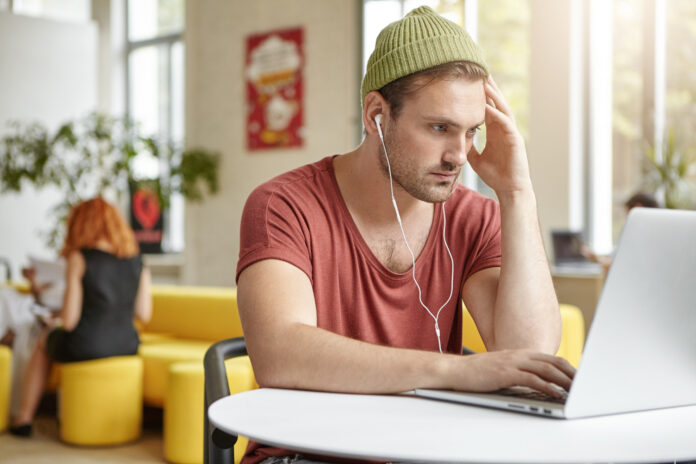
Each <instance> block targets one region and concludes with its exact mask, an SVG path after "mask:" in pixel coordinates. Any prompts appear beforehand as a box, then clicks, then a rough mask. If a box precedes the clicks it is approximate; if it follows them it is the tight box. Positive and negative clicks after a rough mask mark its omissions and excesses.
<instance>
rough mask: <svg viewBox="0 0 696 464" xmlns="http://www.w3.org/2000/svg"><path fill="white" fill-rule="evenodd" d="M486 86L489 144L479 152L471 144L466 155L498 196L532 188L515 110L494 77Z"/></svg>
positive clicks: (487, 140) (487, 139)
mask: <svg viewBox="0 0 696 464" xmlns="http://www.w3.org/2000/svg"><path fill="white" fill-rule="evenodd" d="M484 89H485V92H486V118H485V122H486V147H485V148H484V150H483V152H481V153H480V154H479V152H478V151H477V150H476V147H473V146H472V147H471V150H470V151H469V153H468V155H467V158H468V161H469V164H471V167H472V168H473V169H474V171H476V173H477V174H478V175H479V177H481V179H482V180H483V181H484V182H485V183H486V184H487V185H488V186H489V187H491V188H492V189H493V190H495V192H496V193H497V194H498V195H500V194H502V193H511V192H516V191H523V190H526V189H531V180H530V176H529V165H528V162H527V151H526V149H525V146H524V139H523V138H522V135H521V134H520V132H519V130H518V129H517V124H516V123H515V117H514V115H513V114H512V109H511V108H510V105H509V104H508V102H507V100H505V97H504V96H503V94H502V92H501V91H500V89H499V88H498V86H497V85H496V83H495V82H494V81H493V78H492V77H489V78H488V80H487V81H486V82H485V83H484Z"/></svg>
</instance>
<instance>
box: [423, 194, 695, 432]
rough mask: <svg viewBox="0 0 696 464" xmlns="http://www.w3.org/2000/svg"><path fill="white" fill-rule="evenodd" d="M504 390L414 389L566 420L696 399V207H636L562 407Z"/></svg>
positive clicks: (426, 394) (428, 394)
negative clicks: (688, 208)
mask: <svg viewBox="0 0 696 464" xmlns="http://www.w3.org/2000/svg"><path fill="white" fill-rule="evenodd" d="M500 393H501V392H496V393H484V394H475V393H464V392H456V391H451V390H450V391H448V390H428V389H417V390H416V391H415V394H416V395H418V396H422V397H426V398H434V399H439V400H447V401H455V402H461V403H467V404H475V405H481V406H488V407H495V408H501V409H505V410H511V411H516V412H522V413H529V414H536V415H539V416H543V417H554V418H565V419H574V418H579V417H590V416H602V415H608V414H617V413H626V412H631V411H641V410H649V409H658V408H669V407H675V406H685V405H691V404H696V211H677V210H666V209H656V208H634V209H632V210H631V212H630V214H629V216H628V219H627V221H626V225H625V226H624V229H623V232H622V234H621V238H620V239H619V244H618V248H617V251H616V255H615V257H614V261H613V264H612V266H611V269H610V270H609V274H608V276H607V279H606V282H605V285H604V289H603V291H602V295H601V297H600V300H599V303H598V305H597V310H596V312H595V316H594V320H593V322H592V327H591V328H590V331H589V333H588V336H587V341H586V343H585V349H584V351H583V355H582V359H581V361H580V365H579V366H578V369H577V372H576V374H575V378H574V380H573V384H572V386H571V388H570V391H569V392H568V395H567V397H566V398H565V402H564V404H558V403H555V402H546V401H540V400H535V399H524V398H518V397H515V396H508V395H507V393H509V392H502V393H506V394H500Z"/></svg>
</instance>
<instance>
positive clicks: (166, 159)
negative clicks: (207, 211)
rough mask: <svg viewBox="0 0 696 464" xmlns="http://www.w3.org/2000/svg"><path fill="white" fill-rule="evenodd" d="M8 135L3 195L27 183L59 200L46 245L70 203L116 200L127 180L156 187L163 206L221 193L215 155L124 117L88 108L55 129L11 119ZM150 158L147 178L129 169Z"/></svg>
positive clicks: (0, 169)
mask: <svg viewBox="0 0 696 464" xmlns="http://www.w3.org/2000/svg"><path fill="white" fill-rule="evenodd" d="M10 128H11V130H10V134H9V135H6V136H5V137H3V139H2V142H1V143H0V192H20V191H21V190H22V188H23V187H25V186H26V185H33V186H34V187H36V188H43V187H46V186H54V187H56V188H57V189H58V190H59V191H60V192H61V193H62V194H63V197H62V199H61V200H60V201H59V202H58V203H57V204H56V205H55V207H54V208H53V215H54V217H55V221H53V227H52V228H51V229H50V230H49V231H48V232H47V233H46V234H45V235H46V237H45V238H46V242H47V244H48V246H49V247H51V248H58V246H59V245H60V244H61V242H62V232H63V222H64V220H65V218H66V216H67V213H68V211H69V210H70V208H71V206H72V205H74V204H76V203H78V202H80V201H82V200H84V199H87V198H91V197H94V196H97V195H104V196H107V197H109V196H110V197H116V199H118V200H121V198H122V195H123V194H124V193H126V192H128V191H129V185H132V184H136V185H138V184H139V183H142V182H146V183H148V184H149V185H156V186H157V188H156V192H157V195H158V197H159V200H160V204H161V205H162V207H163V208H166V207H167V206H168V205H169V198H170V196H171V195H172V194H173V193H181V194H182V195H183V196H184V198H186V199H187V200H191V201H201V200H202V199H203V197H204V194H203V190H202V188H201V185H200V184H201V182H202V183H204V184H205V185H206V186H207V191H208V193H210V194H215V193H217V191H218V166H219V159H220V157H219V154H217V153H211V152H209V151H207V150H204V149H201V148H194V149H189V150H182V149H181V148H180V147H179V146H177V145H175V144H173V143H161V142H160V141H159V140H157V139H156V138H153V137H146V136H143V135H142V134H140V133H139V132H138V127H137V126H136V125H135V124H133V123H132V122H131V121H129V120H127V119H119V118H113V117H110V116H106V115H103V114H99V113H92V114H90V115H89V116H87V117H86V118H84V119H82V120H79V121H74V122H73V121H71V122H67V123H65V124H63V125H61V126H60V127H59V128H58V129H57V130H56V131H55V132H54V133H50V132H49V131H48V129H46V127H44V126H43V125H41V124H38V123H32V124H21V123H19V122H12V123H11V124H10ZM143 157H150V159H151V160H153V161H154V164H155V165H156V166H157V169H156V170H157V171H158V172H157V173H156V174H155V176H156V182H153V178H152V176H151V175H147V174H145V175H143V174H142V173H139V172H137V170H136V169H134V167H135V164H136V161H137V160H139V159H142V158H143Z"/></svg>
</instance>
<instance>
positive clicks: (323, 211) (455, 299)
mask: <svg viewBox="0 0 696 464" xmlns="http://www.w3.org/2000/svg"><path fill="white" fill-rule="evenodd" d="M332 161H333V157H331V156H330V157H326V158H324V159H322V160H321V161H319V162H316V163H313V164H309V165H306V166H303V167H300V168H298V169H295V170H293V171H290V172H288V173H285V174H282V175H280V176H278V177H276V178H274V179H271V180H270V181H268V182H266V183H264V184H262V185H261V186H259V187H257V188H256V189H255V190H254V191H253V192H252V193H251V195H249V198H248V199H247V202H246V205H245V207H244V212H243V214H242V224H241V247H240V253H239V262H238V264H237V279H239V275H240V273H241V272H242V271H243V270H244V269H245V268H246V267H247V266H249V265H251V264H253V263H256V262H258V261H261V260H264V259H279V260H282V261H286V262H288V263H290V264H292V265H294V266H296V267H297V268H298V269H301V270H302V271H303V272H304V273H305V274H307V276H308V277H309V279H310V281H311V283H312V288H313V290H314V299H315V302H316V308H317V325H318V326H319V327H321V328H323V329H326V330H329V331H331V332H334V333H337V334H340V335H344V336H346V337H350V338H353V339H356V340H362V341H365V342H369V343H373V344H378V345H387V346H392V347H401V348H413V349H421V350H430V351H437V350H438V343H437V338H436V335H435V328H434V327H435V326H434V320H433V318H432V317H431V316H430V315H429V314H428V313H427V312H426V311H425V309H423V308H422V307H421V306H420V303H419V302H418V289H417V288H416V285H415V284H414V283H413V279H412V277H411V275H412V274H411V270H410V269H409V270H408V271H407V272H404V273H401V274H399V273H395V272H392V271H390V270H389V269H388V268H386V267H385V266H383V265H382V264H381V263H380V262H379V260H378V259H377V258H376V257H375V256H374V255H373V254H372V252H371V251H370V249H369V247H368V245H367V243H366V242H365V240H364V239H363V238H362V236H361V235H360V232H359V231H358V228H357V226H356V225H355V223H354V222H353V219H352V217H351V215H350V212H349V211H348V208H347V206H346V204H345V202H344V201H343V197H342V196H341V193H340V190H339V188H338V183H337V182H336V177H335V175H334V170H333V162H332ZM445 211H446V215H447V230H446V231H445V236H446V238H447V244H448V245H449V249H450V251H451V252H452V257H453V258H454V293H453V296H452V299H451V300H450V302H449V304H448V305H447V306H446V307H445V308H443V310H442V312H441V313H440V316H439V319H438V322H439V325H440V330H441V333H442V347H443V350H446V351H447V352H450V353H460V352H461V348H462V330H461V329H462V311H461V307H462V300H461V294H460V290H461V286H462V283H463V282H464V281H465V280H466V279H467V278H468V277H469V276H471V275H472V274H474V273H476V272H478V271H480V270H482V269H485V268H490V267H498V266H500V261H501V238H500V210H499V206H498V204H497V203H496V202H495V201H494V200H491V199H489V198H486V197H484V196H482V195H480V194H478V193H476V192H474V191H472V190H469V189H467V188H466V187H464V186H462V185H457V187H456V188H455V190H454V192H453V194H452V196H451V197H450V198H449V199H448V200H447V201H446V203H445ZM394 220H396V218H395V219H394ZM442 222H443V218H442V209H441V206H440V204H437V205H434V216H433V225H432V227H431V229H430V233H429V235H428V238H427V241H426V243H425V246H424V248H423V250H422V252H421V254H420V256H418V259H416V279H417V280H418V283H419V284H420V286H421V288H422V291H423V302H424V303H425V304H426V305H427V306H428V307H429V308H430V310H431V311H432V312H433V313H434V314H435V313H436V311H437V310H438V308H439V307H440V306H442V304H443V303H444V302H445V301H446V300H447V297H448V296H449V292H450V270H451V264H450V258H449V256H448V254H447V250H446V249H445V246H444V244H443V241H442ZM252 451H253V452H254V454H253V458H252V455H250V452H252ZM286 454H293V453H289V452H287V451H285V452H284V453H281V452H280V450H271V449H269V448H259V445H258V444H250V447H249V448H248V450H247V457H245V460H244V461H243V462H244V463H245V464H251V463H257V462H260V461H261V460H263V459H265V458H266V457H269V456H278V455H281V456H282V455H286ZM257 456H258V457H259V459H256V457H257Z"/></svg>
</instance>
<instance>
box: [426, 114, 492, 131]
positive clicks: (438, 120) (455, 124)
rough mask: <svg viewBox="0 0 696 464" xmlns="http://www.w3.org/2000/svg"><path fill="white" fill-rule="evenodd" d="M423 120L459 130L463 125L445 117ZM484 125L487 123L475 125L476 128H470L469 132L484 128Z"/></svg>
mask: <svg viewBox="0 0 696 464" xmlns="http://www.w3.org/2000/svg"><path fill="white" fill-rule="evenodd" d="M423 119H426V120H428V121H437V122H441V123H445V124H447V125H448V126H452V127H457V128H460V127H461V124H459V123H457V122H455V121H453V120H451V119H449V118H446V117H443V116H424V117H423ZM484 123H485V121H481V122H480V123H478V124H475V125H474V126H472V127H470V128H469V130H471V129H478V128H479V127H481V126H483V124H484Z"/></svg>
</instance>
